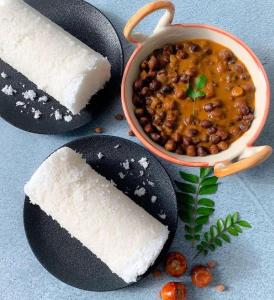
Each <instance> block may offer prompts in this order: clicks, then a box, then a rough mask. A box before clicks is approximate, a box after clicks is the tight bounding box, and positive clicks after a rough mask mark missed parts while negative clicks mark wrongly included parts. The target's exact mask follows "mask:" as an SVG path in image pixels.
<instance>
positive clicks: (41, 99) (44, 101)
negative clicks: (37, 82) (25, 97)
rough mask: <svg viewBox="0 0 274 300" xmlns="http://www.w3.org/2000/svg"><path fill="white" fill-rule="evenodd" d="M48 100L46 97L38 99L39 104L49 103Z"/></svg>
mask: <svg viewBox="0 0 274 300" xmlns="http://www.w3.org/2000/svg"><path fill="white" fill-rule="evenodd" d="M48 100H49V98H48V97H47V96H46V95H44V96H41V97H39V98H38V102H43V103H46V102H48Z"/></svg>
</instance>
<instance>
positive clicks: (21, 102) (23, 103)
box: [15, 101, 25, 106]
mask: <svg viewBox="0 0 274 300" xmlns="http://www.w3.org/2000/svg"><path fill="white" fill-rule="evenodd" d="M15 105H16V106H24V105H25V102H23V101H17V102H16V104H15Z"/></svg>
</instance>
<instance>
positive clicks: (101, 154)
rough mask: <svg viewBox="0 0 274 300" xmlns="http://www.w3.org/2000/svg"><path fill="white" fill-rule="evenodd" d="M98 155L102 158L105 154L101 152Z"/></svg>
mask: <svg viewBox="0 0 274 300" xmlns="http://www.w3.org/2000/svg"><path fill="white" fill-rule="evenodd" d="M97 156H98V158H99V159H102V158H103V157H104V156H105V155H104V154H103V153H102V152H99V153H98V154H97Z"/></svg>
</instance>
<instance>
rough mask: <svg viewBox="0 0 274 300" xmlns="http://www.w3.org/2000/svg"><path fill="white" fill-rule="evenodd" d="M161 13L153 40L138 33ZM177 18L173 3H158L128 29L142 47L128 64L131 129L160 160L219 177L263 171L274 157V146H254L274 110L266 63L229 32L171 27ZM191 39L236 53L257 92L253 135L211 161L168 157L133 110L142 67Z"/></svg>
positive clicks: (125, 90) (125, 98) (125, 86)
mask: <svg viewBox="0 0 274 300" xmlns="http://www.w3.org/2000/svg"><path fill="white" fill-rule="evenodd" d="M159 9H166V13H165V14H164V16H163V17H162V18H161V19H160V21H159V23H158V25H157V27H156V28H155V30H154V32H153V34H152V35H150V36H145V35H143V34H140V33H135V34H133V33H132V31H133V29H134V28H135V27H136V25H137V24H138V23H139V22H140V21H141V20H142V19H143V18H144V17H146V16H147V15H149V14H150V13H152V12H154V11H156V10H159ZM174 12H175V8H174V5H173V4H172V2H170V1H156V2H152V3H150V4H147V5H146V6H144V7H143V8H141V9H140V10H139V11H138V12H137V13H136V14H135V15H134V16H132V17H131V19H130V20H129V21H128V23H127V25H126V27H125V29H124V35H125V37H126V38H127V40H129V41H130V42H132V43H134V44H136V46H137V48H136V50H135V51H134V52H133V54H132V55H131V57H130V59H129V61H128V63H127V66H126V69H125V72H124V76H123V81H122V88H121V95H122V105H123V110H124V113H125V116H126V118H127V121H128V123H129V124H130V127H131V129H132V130H133V132H134V133H135V135H136V136H137V138H138V139H139V140H140V141H141V142H142V143H143V144H144V146H145V147H146V148H148V149H149V150H150V151H151V152H153V153H154V154H156V155H157V156H159V157H161V158H163V159H165V160H167V161H169V162H171V163H175V164H178V165H183V166H192V167H209V166H214V172H215V175H216V176H219V177H222V176H227V175H231V174H234V173H237V172H240V171H243V170H246V169H248V168H251V167H254V166H256V165H258V164H259V163H261V162H263V161H264V160H266V159H267V158H268V157H269V156H270V155H271V153H272V148H271V147H270V146H260V147H254V146H253V143H254V142H255V140H256V139H257V138H258V136H259V134H260V132H261V131H262V129H263V126H264V124H265V122H266V119H267V115H268V112H269V105H270V86H269V81H268V78H267V74H266V72H265V70H264V68H263V66H262V64H261V62H260V61H259V59H258V58H257V56H256V55H255V54H254V53H253V51H252V50H251V49H250V48H249V47H248V46H247V45H246V44H245V43H244V42H242V41H241V40H240V39H238V38H237V37H235V36H233V35H232V34H230V33H228V32H226V31H224V30H221V29H219V28H216V27H213V26H210V25H206V24H171V23H172V20H173V16H174ZM190 39H208V40H212V41H214V42H217V43H219V44H222V45H224V46H225V47H227V48H229V49H231V50H232V51H233V52H234V53H235V55H236V56H237V57H239V59H240V60H241V61H242V62H243V63H244V64H245V66H246V67H247V69H248V71H249V73H250V74H251V76H252V78H253V81H254V84H255V87H256V95H255V97H256V101H255V119H254V121H253V123H252V125H251V127H250V129H249V130H248V131H247V132H246V133H245V134H243V135H242V136H241V137H240V138H239V139H238V140H236V141H235V142H233V143H232V144H231V145H230V147H229V148H228V149H227V150H225V151H222V152H220V153H218V154H214V155H208V156H205V157H190V156H187V155H178V154H175V153H171V152H168V151H166V150H165V149H164V148H163V147H162V146H160V145H158V144H156V143H154V142H153V141H152V140H151V139H150V137H149V136H148V135H147V134H146V133H145V132H144V131H143V129H142V127H141V126H140V124H139V122H138V120H137V118H136V117H135V115H134V106H133V104H132V94H133V89H132V86H133V82H134V80H135V79H136V78H137V76H138V72H139V65H140V63H141V62H142V61H143V60H144V59H145V58H146V57H147V56H148V55H149V54H151V52H152V51H153V50H154V49H156V48H160V47H162V46H164V45H165V44H167V43H176V42H180V41H183V40H190Z"/></svg>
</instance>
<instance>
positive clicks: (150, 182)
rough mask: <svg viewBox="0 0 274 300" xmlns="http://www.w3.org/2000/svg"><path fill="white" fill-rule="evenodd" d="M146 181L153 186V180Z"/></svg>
mask: <svg viewBox="0 0 274 300" xmlns="http://www.w3.org/2000/svg"><path fill="white" fill-rule="evenodd" d="M147 183H148V184H149V185H151V186H155V183H154V182H153V181H150V180H147Z"/></svg>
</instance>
